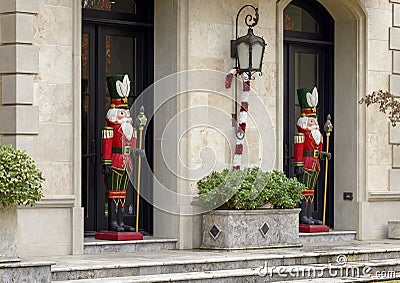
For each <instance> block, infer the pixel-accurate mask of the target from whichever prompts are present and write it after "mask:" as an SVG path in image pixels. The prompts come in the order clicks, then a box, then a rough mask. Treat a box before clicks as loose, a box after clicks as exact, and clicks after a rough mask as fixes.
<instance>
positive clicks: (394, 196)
mask: <svg viewBox="0 0 400 283" xmlns="http://www.w3.org/2000/svg"><path fill="white" fill-rule="evenodd" d="M368 201H370V202H381V201H400V191H397V192H396V191H395V192H393V191H369V192H368Z"/></svg>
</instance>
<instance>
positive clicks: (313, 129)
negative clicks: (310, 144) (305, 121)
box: [307, 126, 322, 145]
mask: <svg viewBox="0 0 400 283" xmlns="http://www.w3.org/2000/svg"><path fill="white" fill-rule="evenodd" d="M307 129H308V130H310V131H311V135H312V137H313V139H314V141H315V143H316V144H317V145H319V144H320V143H321V140H322V134H321V132H320V131H319V127H318V126H312V127H307Z"/></svg>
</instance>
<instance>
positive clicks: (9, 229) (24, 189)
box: [0, 145, 44, 258]
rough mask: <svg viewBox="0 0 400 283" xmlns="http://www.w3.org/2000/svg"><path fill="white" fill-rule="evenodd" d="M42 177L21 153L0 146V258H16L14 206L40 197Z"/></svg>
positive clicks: (31, 161) (30, 160)
mask: <svg viewBox="0 0 400 283" xmlns="http://www.w3.org/2000/svg"><path fill="white" fill-rule="evenodd" d="M43 181H44V178H43V176H42V173H41V172H40V171H39V170H38V169H37V167H36V165H35V163H34V161H33V160H32V159H31V158H30V157H29V155H28V154H26V153H25V152H22V151H19V150H15V149H13V148H12V147H11V146H10V145H7V146H0V223H2V225H1V226H0V237H1V239H2V241H0V257H7V258H9V257H11V258H13V257H16V256H17V253H16V250H17V249H16V232H17V206H18V205H30V206H33V205H35V203H36V202H37V201H39V200H40V199H41V198H42V197H43V192H42V184H43Z"/></svg>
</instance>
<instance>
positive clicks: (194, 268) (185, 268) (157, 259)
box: [52, 241, 400, 281]
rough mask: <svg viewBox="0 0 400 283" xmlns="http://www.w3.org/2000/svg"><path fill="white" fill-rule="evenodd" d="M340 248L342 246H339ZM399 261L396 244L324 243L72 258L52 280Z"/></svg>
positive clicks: (56, 270)
mask: <svg viewBox="0 0 400 283" xmlns="http://www.w3.org/2000/svg"><path fill="white" fill-rule="evenodd" d="M337 245H339V247H338V246H337ZM338 258H342V259H343V258H345V260H348V261H350V262H356V261H373V260H386V259H398V258H400V246H399V245H397V244H391V245H389V244H385V243H377V244H374V245H371V246H368V245H365V244H362V245H361V244H359V241H354V242H346V243H340V244H338V243H334V242H333V243H321V244H320V245H319V244H313V245H312V246H307V247H303V248H301V249H299V248H297V249H296V248H291V249H273V250H268V249H266V250H253V251H241V252H224V251H182V250H176V251H158V252H136V253H126V254H122V253H121V254H118V253H110V254H102V255H100V256H99V255H85V256H82V257H80V258H78V257H74V258H73V259H71V258H69V259H62V258H61V259H53V260H54V261H56V264H55V265H53V266H52V280H53V281H57V280H58V281H61V280H76V279H96V278H109V277H124V276H138V275H158V274H171V273H187V272H202V271H218V270H234V269H254V268H259V267H261V266H264V265H267V266H289V265H290V266H292V265H310V264H329V263H336V262H337V260H338Z"/></svg>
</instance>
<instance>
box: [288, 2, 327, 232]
mask: <svg viewBox="0 0 400 283" xmlns="http://www.w3.org/2000/svg"><path fill="white" fill-rule="evenodd" d="M333 38H334V21H333V18H332V17H331V15H330V14H329V13H328V11H327V10H326V9H325V8H324V7H323V6H322V5H321V4H320V3H318V2H317V1H314V0H295V1H292V2H291V3H290V4H289V5H288V6H287V7H286V8H285V11H284V127H285V128H284V152H283V155H284V171H285V173H286V174H287V175H288V176H290V177H293V176H294V172H293V156H294V146H293V137H294V134H295V133H296V132H297V129H296V123H297V120H298V118H299V117H300V106H299V102H298V99H297V94H296V90H297V89H299V88H303V87H314V86H316V87H317V88H318V93H319V102H318V110H317V114H318V123H319V125H320V128H321V131H322V133H323V134H324V150H325V146H326V137H325V133H324V132H323V126H324V124H325V122H326V117H327V115H328V114H331V116H332V123H333V124H334V119H335V116H334V89H333V86H334V83H333V80H334V70H333V67H334V58H333V55H334V41H333ZM333 140H334V132H333V134H332V135H331V137H330V140H329V142H330V145H329V151H330V152H331V153H332V156H333V158H334V143H333ZM320 163H321V172H320V175H319V178H318V189H317V192H316V194H315V206H314V212H313V217H316V218H318V219H322V213H323V194H324V182H325V161H321V162H320ZM333 169H334V168H333V161H330V163H329V172H328V193H327V214H326V223H327V225H329V226H330V227H332V228H333V224H334V215H333V212H334V180H333V176H334V171H333Z"/></svg>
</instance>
